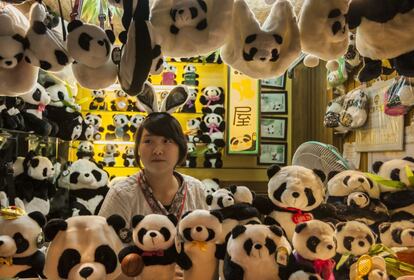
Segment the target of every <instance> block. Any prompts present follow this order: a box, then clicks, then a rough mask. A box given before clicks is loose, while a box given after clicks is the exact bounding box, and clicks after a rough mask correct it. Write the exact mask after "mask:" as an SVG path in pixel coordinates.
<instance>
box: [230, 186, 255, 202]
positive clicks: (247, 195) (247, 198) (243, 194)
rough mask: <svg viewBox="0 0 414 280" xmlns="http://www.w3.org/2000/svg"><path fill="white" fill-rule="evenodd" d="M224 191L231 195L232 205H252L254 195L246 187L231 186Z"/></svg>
mask: <svg viewBox="0 0 414 280" xmlns="http://www.w3.org/2000/svg"><path fill="white" fill-rule="evenodd" d="M226 189H227V190H229V191H230V192H231V193H232V194H233V198H234V203H248V204H253V200H254V198H255V196H256V193H255V192H254V191H251V190H250V189H249V188H248V187H246V186H237V185H231V186H228V187H227V188H226Z"/></svg>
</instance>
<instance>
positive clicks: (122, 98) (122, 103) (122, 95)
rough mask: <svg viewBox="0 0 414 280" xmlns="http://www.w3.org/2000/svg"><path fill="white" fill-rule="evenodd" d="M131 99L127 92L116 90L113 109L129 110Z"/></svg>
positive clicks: (112, 104)
mask: <svg viewBox="0 0 414 280" xmlns="http://www.w3.org/2000/svg"><path fill="white" fill-rule="evenodd" d="M128 104H129V99H128V95H127V94H126V92H124V91H122V90H115V99H114V100H111V110H112V111H121V112H125V111H127V110H128Z"/></svg>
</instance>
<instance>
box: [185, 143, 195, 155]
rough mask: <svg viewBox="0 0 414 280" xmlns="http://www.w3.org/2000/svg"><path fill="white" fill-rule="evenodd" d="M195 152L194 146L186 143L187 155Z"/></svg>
mask: <svg viewBox="0 0 414 280" xmlns="http://www.w3.org/2000/svg"><path fill="white" fill-rule="evenodd" d="M196 150H197V148H196V145H195V144H194V143H192V142H187V154H188V155H190V154H191V153H194V152H195V151H196Z"/></svg>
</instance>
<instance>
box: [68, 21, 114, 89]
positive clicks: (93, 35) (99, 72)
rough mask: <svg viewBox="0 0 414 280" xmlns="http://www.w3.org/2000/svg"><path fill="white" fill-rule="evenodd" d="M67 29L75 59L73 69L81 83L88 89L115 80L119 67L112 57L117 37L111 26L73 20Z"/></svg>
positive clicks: (70, 51) (103, 86) (69, 45)
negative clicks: (110, 28)
mask: <svg viewBox="0 0 414 280" xmlns="http://www.w3.org/2000/svg"><path fill="white" fill-rule="evenodd" d="M68 31H69V34H68V43H67V44H68V52H69V55H70V56H71V57H73V59H74V60H75V63H73V64H72V70H73V74H74V75H75V78H76V80H77V81H78V82H79V84H80V85H81V86H83V87H86V88H89V89H101V88H106V87H109V86H110V85H112V84H114V83H115V82H116V79H117V70H118V69H117V67H116V65H115V63H114V62H113V61H112V58H111V53H112V44H113V43H114V41H115V35H114V33H113V32H112V30H103V29H102V28H100V27H99V26H96V25H93V24H88V23H83V22H82V21H80V20H74V21H72V22H70V23H69V24H68ZM96 77H99V79H97V78H96Z"/></svg>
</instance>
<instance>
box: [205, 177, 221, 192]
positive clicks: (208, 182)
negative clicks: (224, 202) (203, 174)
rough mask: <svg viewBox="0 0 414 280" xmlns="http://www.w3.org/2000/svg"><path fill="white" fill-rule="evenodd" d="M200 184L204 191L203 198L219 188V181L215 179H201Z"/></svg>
mask: <svg viewBox="0 0 414 280" xmlns="http://www.w3.org/2000/svg"><path fill="white" fill-rule="evenodd" d="M201 183H203V189H204V194H205V196H208V195H209V194H213V193H214V192H215V191H217V190H218V189H219V188H220V180H219V179H217V178H212V179H209V178H207V179H203V180H201Z"/></svg>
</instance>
